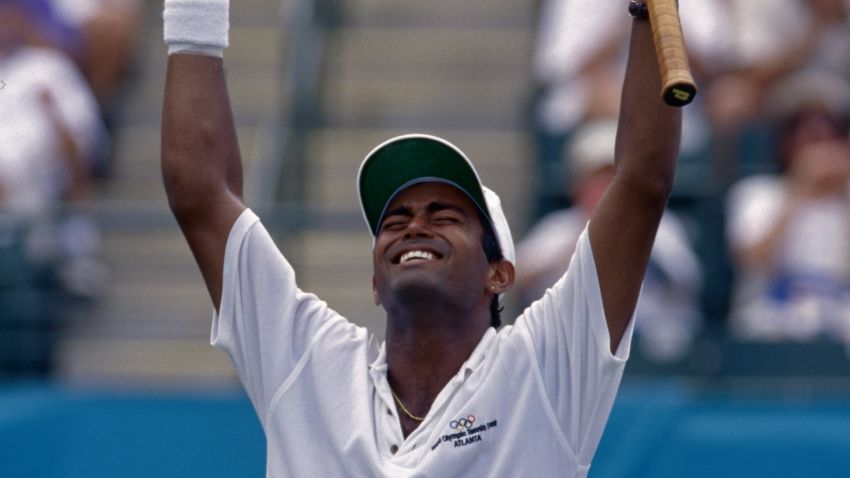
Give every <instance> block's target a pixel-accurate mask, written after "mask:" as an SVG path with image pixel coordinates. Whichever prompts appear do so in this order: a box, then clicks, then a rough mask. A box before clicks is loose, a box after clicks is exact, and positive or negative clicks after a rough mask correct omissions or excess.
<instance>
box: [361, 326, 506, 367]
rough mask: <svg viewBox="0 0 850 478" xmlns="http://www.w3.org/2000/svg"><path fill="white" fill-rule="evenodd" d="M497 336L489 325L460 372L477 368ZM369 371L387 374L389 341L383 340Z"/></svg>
mask: <svg viewBox="0 0 850 478" xmlns="http://www.w3.org/2000/svg"><path fill="white" fill-rule="evenodd" d="M495 338H496V329H494V328H493V327H487V331H486V332H484V335H483V336H482V337H481V340H480V341H479V342H478V345H476V346H475V349H474V350H473V351H472V354H470V356H469V358H468V359H466V362H464V363H463V366H461V368H460V372H463V373H467V372H471V371H473V370H475V368H476V367H477V366H478V364H480V363H481V362H482V361H483V360H484V359H485V358H486V354H487V351H488V350H489V349H490V344H492V343H493V340H494V339H495ZM369 371H370V373H371V374H372V375H373V377H374V376H375V374H380V375H384V376H386V374H387V343H386V342H382V343H381V348H380V350H378V356H377V357H376V358H375V360H374V361H372V363H371V364H369Z"/></svg>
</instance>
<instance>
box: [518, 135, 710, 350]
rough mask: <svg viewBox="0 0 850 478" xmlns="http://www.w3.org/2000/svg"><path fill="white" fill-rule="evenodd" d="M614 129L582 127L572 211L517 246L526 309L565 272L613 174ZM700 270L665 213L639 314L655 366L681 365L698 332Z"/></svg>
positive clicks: (574, 156) (573, 160)
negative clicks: (679, 361) (679, 360)
mask: <svg viewBox="0 0 850 478" xmlns="http://www.w3.org/2000/svg"><path fill="white" fill-rule="evenodd" d="M615 137H616V122H615V121H613V120H606V121H598V122H593V123H589V124H587V125H585V126H581V127H580V128H578V129H577V130H576V132H575V135H574V138H573V141H572V142H571V146H570V149H569V154H568V158H569V161H570V162H569V172H570V179H571V181H570V190H571V193H572V197H573V200H574V205H573V207H570V208H569V209H563V210H559V211H556V212H552V213H550V214H548V215H546V216H545V217H543V219H541V220H540V222H539V223H537V225H535V226H534V227H533V228H532V230H531V231H530V232H529V233H528V234H527V235H526V237H525V238H524V239H523V240H522V241H521V242H520V243H519V244H518V245H517V279H516V288H517V289H516V290H517V291H518V293H519V295H520V297H521V300H522V302H523V305H526V304H528V303H530V302H531V301H533V300H535V299H537V298H539V297H540V296H542V295H543V293H544V292H545V291H546V289H548V288H549V287H551V286H552V285H553V284H554V283H555V281H556V280H558V279H559V278H560V277H561V276H562V275H563V274H564V272H565V271H566V270H567V266H568V264H569V261H570V258H571V257H572V254H573V252H574V248H575V244H576V242H577V241H578V238H579V235H580V234H581V232H582V230H584V228H585V225H586V224H587V221H588V219H589V218H590V215H591V213H592V212H593V209H594V208H595V207H596V204H597V203H598V202H599V200H600V198H601V197H602V194H603V193H604V191H605V189H606V188H607V187H608V184H609V183H610V182H611V180H612V178H613V175H614V140H615ZM701 280H702V278H701V273H700V266H699V263H698V261H697V258H696V256H695V255H694V253H693V252H692V250H691V246H690V242H689V240H688V237H687V236H686V234H685V230H684V227H683V225H682V224H681V222H680V221H679V220H678V219H677V217H676V216H675V215H674V214H673V213H672V212H669V211H668V212H667V213H665V215H664V217H663V219H662V221H661V226H660V228H659V230H658V234H657V236H656V240H655V245H654V247H653V250H652V256H651V257H650V263H649V267H648V269H647V273H646V277H645V279H644V285H643V290H642V292H641V297H640V300H639V302H638V305H637V309H636V319H635V320H636V322H635V332H636V335H637V340H638V344H639V346H640V347H641V351H642V352H643V353H644V354H645V355H646V356H647V357H648V358H651V359H654V360H657V361H665V360H674V359H677V358H681V356H682V355H683V354H684V353H685V352H687V350H688V347H689V345H690V343H691V340H692V339H693V336H694V335H695V334H696V332H698V331H699V329H700V328H701V325H702V323H701V322H702V319H701V315H700V311H699V307H698V300H699V292H700V287H701Z"/></svg>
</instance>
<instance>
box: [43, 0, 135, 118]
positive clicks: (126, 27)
mask: <svg viewBox="0 0 850 478" xmlns="http://www.w3.org/2000/svg"><path fill="white" fill-rule="evenodd" d="M38 1H45V2H47V3H48V4H49V7H50V15H51V16H52V17H53V18H54V19H55V23H57V24H58V27H57V28H58V29H60V30H65V31H70V32H73V34H72V35H73V41H72V42H71V43H69V44H68V45H67V46H68V47H70V49H66V51H68V52H69V53H72V55H73V56H74V57H75V58H77V60H78V64H79V65H80V69H81V70H82V72H83V74H84V76H85V77H86V79H87V80H88V82H89V85H90V86H91V89H92V91H93V92H94V95H95V97H96V98H97V99H98V102H99V103H100V105H101V107H102V109H103V110H104V112H105V113H108V112H109V108H110V102H111V101H112V100H113V99H114V96H115V94H116V92H117V90H118V88H119V87H120V86H121V84H122V83H123V81H124V80H125V78H126V76H127V74H128V70H129V68H130V63H131V61H132V57H133V50H134V48H135V44H136V41H137V38H138V35H139V28H140V24H141V14H142V2H141V0H38Z"/></svg>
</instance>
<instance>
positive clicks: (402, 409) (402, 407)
mask: <svg viewBox="0 0 850 478" xmlns="http://www.w3.org/2000/svg"><path fill="white" fill-rule="evenodd" d="M390 393H392V394H393V398H394V399H395V402H396V403H397V404H398V406H399V407H401V411H403V412H404V414H405V415H407V416H408V418H410V419H411V420H415V421H417V422H421V421H424V420H425V417H417V416H416V415H414V414H412V413H410V410H408V409H407V407H405V406H404V404H403V403H401V399H400V398H398V395H396V394H395V390H393V389H392V388H390Z"/></svg>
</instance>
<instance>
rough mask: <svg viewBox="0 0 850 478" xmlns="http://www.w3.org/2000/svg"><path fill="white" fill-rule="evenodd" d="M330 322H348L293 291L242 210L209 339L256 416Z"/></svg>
mask: <svg viewBox="0 0 850 478" xmlns="http://www.w3.org/2000/svg"><path fill="white" fill-rule="evenodd" d="M334 323H337V324H339V323H347V321H345V319H344V318H342V317H341V316H339V314H337V313H336V312H334V311H333V310H331V309H330V308H328V306H327V304H325V303H324V302H322V301H321V300H319V299H318V298H317V297H316V296H315V295H313V294H309V293H305V292H303V291H301V290H299V289H298V287H297V285H296V283H295V272H294V270H293V269H292V267H291V266H290V264H289V263H288V262H287V261H286V259H285V258H284V256H283V255H282V254H281V253H280V251H279V250H278V248H277V246H276V245H275V243H274V241H273V240H272V238H271V236H270V235H269V233H268V231H266V229H265V228H264V227H263V225H262V223H261V222H260V220H259V218H257V216H256V215H255V214H254V213H253V212H252V211H251V210H250V209H246V210H245V211H244V212H243V213H242V214H241V215H240V216H239V218H238V219H237V220H236V222H235V223H234V225H233V227H232V229H231V231H230V235H229V237H228V240H227V247H226V250H225V256H224V275H223V281H222V295H221V305H220V307H219V312H218V313H214V314H213V321H212V333H211V343H212V344H213V345H214V346H216V347H218V348H221V349H222V350H224V351H225V352H227V354H228V355H229V356H230V358H231V360H232V362H233V365H234V367H235V368H236V372H237V374H238V375H239V379H240V380H241V381H242V384H243V386H244V387H245V390H246V391H247V393H248V395H249V397H250V398H251V401H252V402H253V404H254V407H255V408H256V410H257V414H258V416H259V417H260V419H261V420H264V417H265V416H266V411H267V409H268V407H269V404H270V403H271V401H272V399H273V397H274V395H275V393H276V392H277V390H278V389H279V388H280V387H281V385H283V383H284V382H286V380H287V378H288V377H289V376H290V375H291V374H293V373H294V372H295V371H296V370H297V368H298V366H299V363H300V362H301V361H302V359H303V358H304V357H305V354H306V353H307V351H308V349H309V348H310V345H311V342H312V341H314V340H315V338H316V337H317V335H319V334H320V331H321V330H322V329H323V328H324V327H328V326H330V325H331V324H334Z"/></svg>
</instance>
